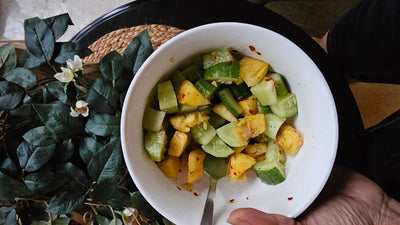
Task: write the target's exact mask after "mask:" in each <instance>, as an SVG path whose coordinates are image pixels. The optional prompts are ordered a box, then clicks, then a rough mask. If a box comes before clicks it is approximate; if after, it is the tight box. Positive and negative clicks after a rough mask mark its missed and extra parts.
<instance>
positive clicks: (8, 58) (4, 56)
mask: <svg viewBox="0 0 400 225" xmlns="http://www.w3.org/2000/svg"><path fill="white" fill-rule="evenodd" d="M16 66H17V53H16V51H15V47H14V44H13V43H7V44H5V45H3V46H1V47H0V78H4V77H5V75H6V74H7V73H8V72H10V71H12V70H13V69H14V68H15V67H16Z"/></svg>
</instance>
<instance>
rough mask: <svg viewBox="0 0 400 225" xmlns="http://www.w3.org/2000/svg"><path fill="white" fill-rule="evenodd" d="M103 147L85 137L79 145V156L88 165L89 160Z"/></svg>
mask: <svg viewBox="0 0 400 225" xmlns="http://www.w3.org/2000/svg"><path fill="white" fill-rule="evenodd" d="M102 147H103V145H102V144H101V143H99V142H97V141H96V140H95V139H93V138H91V137H85V138H83V139H82V140H81V143H80V144H79V155H80V156H81V158H82V160H83V161H84V162H85V163H86V164H88V163H89V161H90V159H91V158H92V157H93V156H94V155H95V154H96V153H97V152H98V151H100V149H101V148H102Z"/></svg>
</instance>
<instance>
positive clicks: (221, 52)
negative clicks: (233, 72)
mask: <svg viewBox="0 0 400 225" xmlns="http://www.w3.org/2000/svg"><path fill="white" fill-rule="evenodd" d="M232 60H234V58H233V55H232V53H231V51H230V50H229V49H228V48H226V47H223V48H218V49H215V50H213V51H211V52H209V53H206V54H204V55H203V68H204V69H207V68H209V67H210V66H213V65H216V64H218V63H221V62H229V61H232Z"/></svg>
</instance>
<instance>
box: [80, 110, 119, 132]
mask: <svg viewBox="0 0 400 225" xmlns="http://www.w3.org/2000/svg"><path fill="white" fill-rule="evenodd" d="M119 123H120V122H119V117H117V116H112V115H109V114H96V115H94V116H92V117H90V119H89V120H88V121H87V123H86V125H85V131H86V132H87V133H89V134H94V135H98V136H109V135H113V134H118V132H119Z"/></svg>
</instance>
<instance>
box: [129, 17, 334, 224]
mask: <svg viewBox="0 0 400 225" xmlns="http://www.w3.org/2000/svg"><path fill="white" fill-rule="evenodd" d="M221 46H228V47H233V48H234V49H235V50H238V51H240V52H242V53H244V54H245V55H249V56H252V57H255V58H259V59H262V60H264V61H266V62H268V63H269V64H270V65H271V66H272V67H273V69H274V70H275V71H277V72H280V73H281V74H283V75H284V76H285V77H286V79H287V81H288V83H289V86H290V89H291V91H292V92H293V93H295V94H296V96H297V100H298V112H299V113H298V115H297V116H296V117H295V119H294V121H293V122H294V126H295V127H296V128H297V129H298V130H299V131H300V132H301V134H302V135H303V138H304V144H303V146H302V148H301V150H300V152H299V153H298V154H297V155H296V156H295V157H288V160H287V163H286V175H287V177H286V180H285V181H284V182H283V183H281V184H278V185H275V186H271V185H266V184H264V183H262V182H261V181H260V179H258V178H257V177H256V175H255V173H254V172H253V171H249V172H248V173H247V179H246V180H245V181H236V182H235V183H233V184H231V183H230V182H229V180H228V179H227V178H226V177H225V178H223V179H222V180H220V181H219V183H218V186H217V193H216V196H215V206H214V224H226V222H225V221H226V219H227V217H228V216H229V214H230V213H231V212H232V210H234V209H236V208H239V207H253V208H256V209H259V210H262V211H265V212H269V213H279V214H283V215H286V216H289V217H296V216H298V215H299V214H300V213H302V212H303V211H304V210H305V209H306V208H307V207H308V206H309V205H310V204H311V203H312V202H313V201H314V199H315V198H316V197H317V195H318V194H319V193H320V191H321V189H322V188H323V186H324V185H325V183H326V181H327V179H328V176H329V174H330V172H331V169H332V166H333V163H334V160H335V156H336V150H337V143H338V121H337V114H336V108H335V104H334V100H333V97H332V94H331V92H330V89H329V87H328V85H327V83H326V81H325V79H324V77H323V75H322V73H321V71H320V70H319V69H318V67H317V66H316V65H315V64H314V62H313V61H312V60H311V59H310V58H309V57H308V56H307V55H306V54H305V53H304V52H303V51H302V50H301V49H300V48H299V47H298V46H296V45H295V44H294V43H292V42H291V41H289V40H288V39H286V38H285V37H283V36H281V35H280V34H277V33H275V32H273V31H271V30H268V29H265V28H262V27H258V26H254V25H249V24H243V23H231V22H227V23H214V24H208V25H203V26H200V27H196V28H193V29H190V30H188V31H185V32H183V33H181V34H180V35H178V36H176V37H174V38H172V39H171V40H169V41H168V42H166V43H165V44H163V45H162V46H161V47H160V48H158V49H157V50H156V51H155V52H154V53H153V54H152V55H151V56H150V57H149V58H148V59H147V60H146V62H145V63H144V64H143V65H142V67H141V68H140V70H139V71H138V73H137V75H136V76H135V78H134V79H133V81H132V83H131V85H130V87H129V90H128V93H127V96H126V99H125V102H124V106H123V113H122V121H121V141H122V148H123V154H124V158H125V162H126V164H127V167H128V170H129V173H130V175H131V176H132V179H133V180H134V182H135V184H136V186H137V187H138V189H139V191H140V192H141V193H142V194H143V196H144V197H145V198H146V199H147V201H148V202H149V203H150V204H151V205H152V206H153V207H154V208H155V209H156V210H157V211H159V212H160V213H161V214H162V215H163V216H165V217H166V218H167V219H169V220H170V221H172V222H173V223H176V224H178V225H194V224H200V219H201V216H202V212H203V207H204V203H205V199H206V196H207V190H208V184H209V183H208V182H209V181H208V178H207V177H206V176H204V177H203V178H201V179H200V180H198V181H196V183H195V185H194V189H193V191H192V192H188V191H185V190H184V189H183V188H181V185H182V183H183V182H184V181H183V180H182V179H181V178H178V179H169V178H167V177H165V176H164V174H163V173H162V172H161V171H160V170H159V169H158V167H157V166H156V164H155V163H153V162H151V161H150V160H149V158H148V157H147V155H146V152H145V150H144V147H143V132H142V117H143V111H144V108H145V105H146V102H147V98H148V96H149V94H150V91H151V90H152V89H153V88H154V87H155V85H156V84H157V82H159V81H160V80H162V79H165V78H166V76H167V75H168V74H169V73H170V72H171V71H172V70H173V69H174V68H176V67H177V66H178V65H180V64H181V63H182V62H183V61H185V60H186V59H187V58H188V57H190V56H193V55H195V54H199V53H201V52H204V51H205V50H209V49H213V48H216V47H221ZM249 46H254V47H255V48H256V50H257V51H251V50H250V48H249ZM257 52H259V53H260V54H258V53H257ZM172 58H173V59H174V60H171V59H172Z"/></svg>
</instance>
